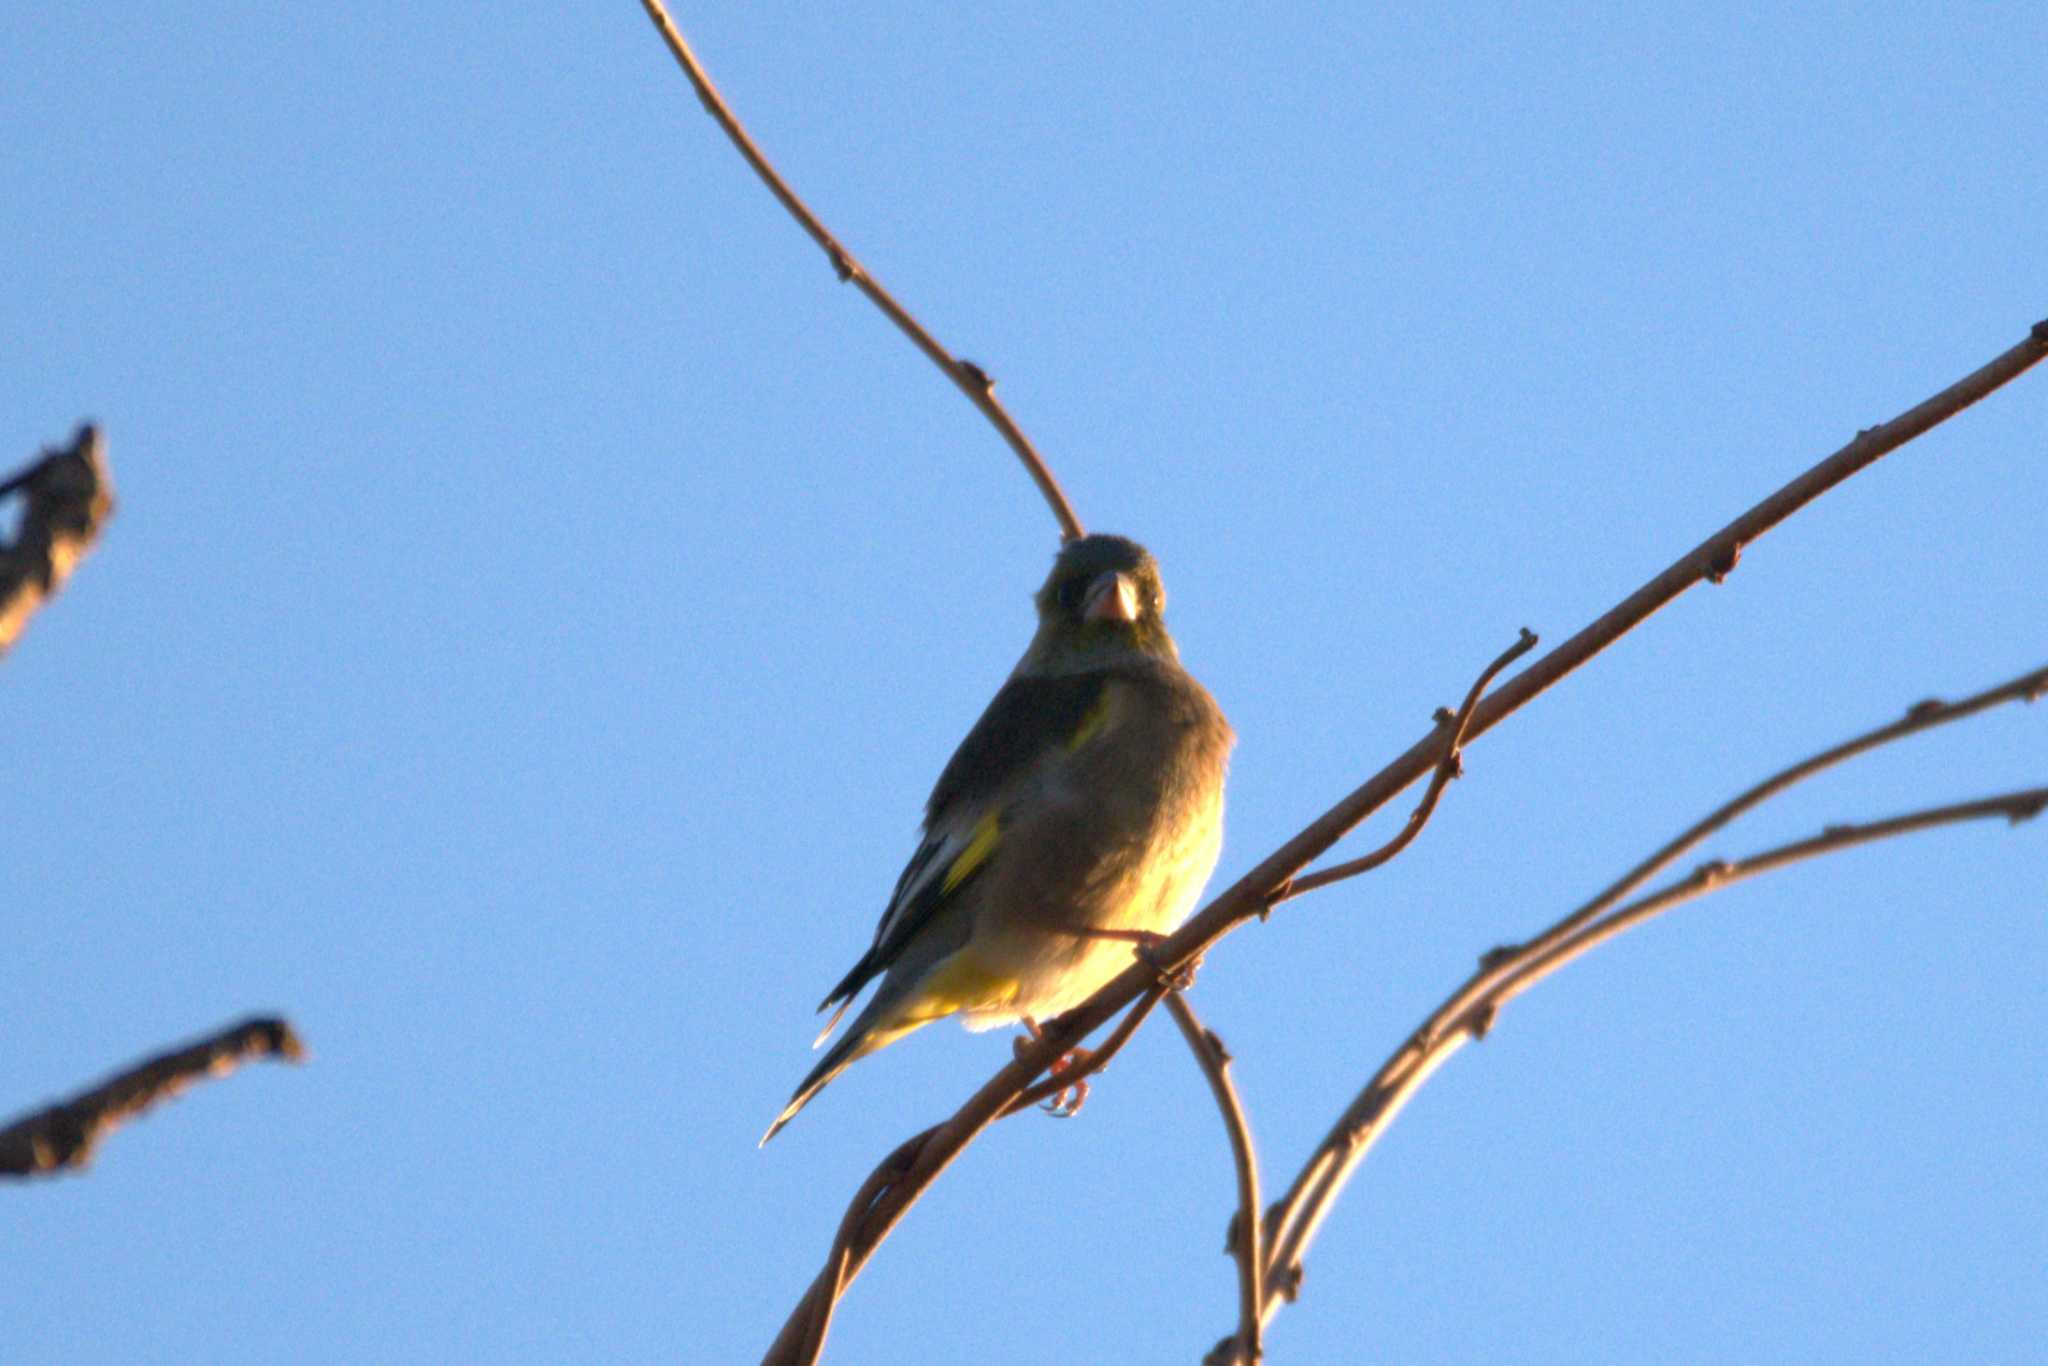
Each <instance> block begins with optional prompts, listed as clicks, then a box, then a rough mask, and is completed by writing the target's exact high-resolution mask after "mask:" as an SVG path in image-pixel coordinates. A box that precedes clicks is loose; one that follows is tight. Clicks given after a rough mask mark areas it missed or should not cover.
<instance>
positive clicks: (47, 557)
mask: <svg viewBox="0 0 2048 1366" xmlns="http://www.w3.org/2000/svg"><path fill="white" fill-rule="evenodd" d="M9 495H17V496H19V497H20V499H21V502H22V507H21V521H20V525H19V528H18V529H17V530H16V532H15V534H14V537H13V539H12V540H0V655H4V654H6V653H7V651H8V649H9V648H10V647H11V646H13V644H14V642H15V641H16V640H18V639H20V638H21V633H22V630H23V629H24V628H25V627H26V626H27V625H28V619H29V618H30V617H32V616H34V615H35V611H36V609H37V608H38V607H41V606H42V605H43V604H44V603H45V602H47V601H49V600H50V598H52V597H53V596H55V595H56V592H57V590H58V589H59V588H62V587H63V586H64V580H65V579H67V578H69V577H70V575H71V571H72V570H73V569H75V568H76V567H77V565H78V562H79V561H80V560H81V559H83V558H85V552H86V551H88V550H90V549H92V545H93V542H94V541H95V540H97V539H98V538H99V534H100V528H101V527H103V526H105V525H106V521H107V518H108V517H109V516H110V515H112V513H113V511H114V484H113V480H112V479H111V478H110V477H109V475H108V473H107V443H106V441H105V439H104V438H103V437H102V436H101V435H100V429H99V428H98V427H95V426H93V425H92V424H91V423H87V424H85V425H84V426H81V427H80V428H79V429H78V434H77V435H76V436H74V437H72V439H71V444H70V445H69V446H67V447H64V448H62V449H60V450H46V451H44V452H43V453H42V455H41V456H39V457H38V458H37V459H36V460H35V462H34V463H32V464H30V465H28V466H27V467H25V468H23V469H22V470H20V471H18V472H17V473H15V474H12V475H10V476H8V477H7V478H6V479H0V498H5V497H7V496H9Z"/></svg>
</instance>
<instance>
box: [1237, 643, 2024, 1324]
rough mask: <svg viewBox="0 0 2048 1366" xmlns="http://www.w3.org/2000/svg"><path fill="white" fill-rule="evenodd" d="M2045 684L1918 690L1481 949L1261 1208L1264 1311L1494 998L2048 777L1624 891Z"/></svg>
mask: <svg viewBox="0 0 2048 1366" xmlns="http://www.w3.org/2000/svg"><path fill="white" fill-rule="evenodd" d="M2044 690H2048V668H2044V669H2036V670H2034V671H2032V672H2030V673H2027V674H2023V675H2021V676H2020V677H2019V678H2016V679H2013V680H2012V681H2010V682H2007V683H2002V684H2000V685H1998V686H1997V687H1994V688H1989V689H1986V690H1985V691H1983V692H1980V693H1977V694H1974V695H1972V696H1970V697H1966V698H1963V699H1962V700H1960V701H1957V702H1952V703H1945V702H1922V703H1920V704H1919V705H1917V706H1915V707H1913V708H1912V709H1910V710H1909V711H1908V712H1907V713H1906V715H1905V716H1903V717H1902V718H1900V719H1899V720H1897V721H1893V722H1890V723H1888V724H1886V725H1883V726H1879V727H1877V728H1875V729H1873V730H1870V731H1867V732H1865V733H1863V734H1861V735H1858V736H1855V737H1853V738H1851V739H1849V740H1847V741H1845V742H1843V743H1842V744H1839V745H1836V746H1833V747H1832V748H1829V749H1826V750H1823V751H1821V752H1820V753H1819V754H1816V755H1814V756H1812V757H1811V758H1809V759H1804V760H1802V761H1800V762H1799V763H1797V764H1794V765H1792V766H1790V767H1789V768H1786V769H1784V770H1782V771H1780V772H1778V773H1775V774H1773V775H1771V776H1770V777H1769V778H1766V779H1765V780H1764V781H1763V782H1761V783H1758V784H1757V785H1756V786H1754V787H1752V788H1750V789H1749V790H1748V791H1747V792H1744V793H1742V794H1741V795H1740V796H1738V797H1736V798H1735V799H1734V800H1732V801H1730V802H1727V803H1725V804H1724V805H1723V806H1721V807H1720V808H1718V809H1717V810H1715V811H1714V812H1713V813H1712V814H1710V815H1709V816H1707V817H1706V818H1705V819H1703V820H1701V821H1699V822H1698V823H1696V824H1695V825H1693V826H1692V827H1690V828H1689V829H1687V830H1686V831H1685V832H1684V833H1682V834H1681V835H1679V836H1678V837H1677V838H1676V839H1674V840H1672V841H1671V842H1670V843H1668V844H1666V845H1665V846H1664V847H1663V848H1661V849H1659V850H1658V851H1657V852H1656V853H1655V854H1653V855H1652V856H1651V857H1650V858H1648V859H1646V860H1644V861H1643V862H1642V863H1641V864H1639V865H1637V867H1635V868H1633V869H1631V870H1630V871H1629V873H1628V874H1627V875H1626V876H1625V877H1623V878H1622V879H1621V880H1620V881H1618V882H1617V883H1615V884H1614V885H1613V886H1612V887H1609V888H1608V889H1607V890H1606V891H1604V892H1602V893H1601V894H1600V895H1599V896H1598V897H1596V898H1594V899H1593V900H1592V901H1591V902H1588V903H1587V904H1586V905H1584V906H1582V907H1580V908H1578V909H1577V910H1575V911H1573V912H1572V913H1571V914H1570V915H1568V916H1566V917H1565V918H1564V919H1562V920H1560V921H1559V922H1558V923H1557V924H1556V925H1553V926H1552V927H1551V928H1550V929H1548V930H1546V931H1544V933H1542V934H1541V935H1539V936H1537V937H1536V938H1535V939H1533V940H1531V941H1529V943H1527V944H1525V945H1522V946H1520V947H1518V948H1515V949H1500V950H1495V951H1494V952H1493V953H1490V954H1488V955H1487V956H1486V958H1485V960H1484V961H1483V962H1482V963H1481V965H1480V968H1479V970H1478V971H1477V972H1476V973H1475V974H1474V975H1473V976H1472V978H1471V979H1470V980H1468V981H1467V982H1465V983H1464V984H1463V985H1462V986H1460V987H1459V988H1458V989H1457V990H1456V991H1454V992H1453V993H1452V994H1451V996H1450V997H1449V998H1448V999H1447V1000H1446V1001H1445V1002H1444V1003H1443V1004H1442V1005H1441V1006H1439V1007H1438V1008H1437V1009H1436V1010H1435V1011H1433V1012H1432V1013H1431V1014H1430V1017H1429V1018H1428V1019H1427V1020H1425V1021H1424V1022H1423V1024H1422V1025H1421V1026H1420V1027H1418V1028H1417V1029H1416V1030H1415V1032H1414V1033H1413V1034H1412V1035H1410V1036H1409V1038H1408V1039H1407V1041H1406V1042H1404V1043H1403V1044H1402V1045H1401V1047H1400V1048H1399V1049H1398V1050H1396V1051H1395V1053H1394V1055H1393V1056H1392V1057H1390V1058H1388V1059H1387V1061H1386V1062H1385V1063H1384V1064H1383V1065H1382V1066H1381V1067H1380V1069H1379V1071H1378V1072H1377V1073H1375V1074H1374V1076H1373V1078H1372V1080H1371V1081H1370V1082H1368V1083H1367V1085H1366V1087H1365V1089H1364V1090H1363V1091H1361V1092H1360V1093H1359V1095H1358V1097H1357V1098H1356V1099H1355V1100H1354V1101H1353V1102H1352V1103H1351V1105H1349V1106H1348V1107H1346V1109H1345V1111H1344V1113H1343V1114H1342V1115H1341V1116H1339V1118H1338V1120H1337V1122H1336V1123H1335V1124H1334V1125H1332V1126H1331V1129H1330V1132H1329V1134H1328V1135H1327V1136H1326V1137H1325V1138H1324V1140H1323V1142H1322V1143H1321V1144H1320V1145H1319V1146H1318V1147H1317V1149H1316V1151H1315V1153H1314V1154H1313V1155H1312V1156H1311V1157H1310V1158H1309V1160H1308V1161H1307V1162H1306V1163H1304V1164H1303V1166H1302V1169H1301V1171H1300V1173H1299V1174H1297V1175H1296V1177H1295V1179H1294V1182H1293V1184H1292V1185H1291V1186H1290V1187H1289V1189H1288V1191H1287V1193H1286V1194H1285V1195H1284V1196H1282V1197H1281V1198H1280V1199H1279V1200H1277V1201H1275V1202H1274V1204H1273V1206H1272V1207H1271V1208H1270V1209H1269V1210H1267V1212H1266V1216H1265V1225H1266V1229H1265V1231H1266V1235H1267V1245H1268V1252H1267V1259H1266V1260H1267V1266H1266V1299H1265V1303H1264V1305H1263V1308H1262V1312H1263V1315H1264V1317H1266V1318H1267V1319H1270V1318H1271V1317H1272V1315H1273V1314H1274V1313H1276V1312H1278V1310H1279V1307H1280V1305H1281V1303H1283V1302H1285V1301H1288V1300H1291V1299H1293V1298H1294V1297H1295V1295H1296V1294H1297V1293H1298V1291H1299V1288H1300V1284H1301V1275H1302V1266H1303V1260H1302V1259H1303V1257H1304V1255H1305V1254H1306V1252H1307V1249H1308V1245H1309V1244H1310V1243H1311V1242H1312V1241H1313V1240H1314V1238H1315V1235H1316V1233H1317V1231H1318V1229H1319V1228H1320V1226H1321V1224H1322V1221H1323V1220H1324V1219H1325V1218H1326V1217H1327V1215H1328V1213H1329V1210H1330V1208H1331V1206H1332V1205H1333V1204H1334V1202H1335V1201H1336V1199H1337V1197H1338V1195H1339V1194H1340V1193H1341V1192H1342V1190H1343V1188H1344V1186H1345V1184H1346V1183H1347V1182H1348V1181H1349V1180H1350V1178H1351V1176H1352V1175H1353V1174H1354V1173H1355V1172H1356V1171H1357V1169H1358V1166H1359V1164H1360V1163H1361V1162H1363V1161H1364V1159H1365V1156H1366V1154H1367V1152H1368V1151H1369V1150H1370V1149H1371V1147H1372V1145H1373V1144H1374V1143H1375V1142H1376V1141H1377V1139H1378V1138H1379V1136H1380V1135H1381V1134H1383V1133H1384V1132H1386V1129H1387V1127H1388V1125H1390V1124H1391V1123H1392V1122H1393V1120H1394V1118H1395V1116H1396V1115H1398V1114H1399V1113H1400V1111H1401V1108H1402V1107H1403V1106H1405V1105H1406V1104H1407V1102H1408V1100H1409V1098H1410V1097H1412V1096H1413V1095H1414V1094H1415V1093H1416V1092H1417V1091H1418V1090H1420V1089H1421V1087H1422V1085H1423V1084H1424V1083H1425V1082H1426V1081H1428V1079H1429V1078H1430V1077H1431V1076H1432V1075H1434V1074H1435V1072H1436V1070H1437V1068H1439V1067H1441V1066H1442V1065H1443V1064H1444V1063H1445V1062H1446V1061H1448V1060H1449V1059H1450V1057H1451V1055H1452V1054H1453V1053H1455V1052H1456V1051H1457V1050H1458V1049H1459V1048H1461V1047H1463V1046H1464V1045H1465V1044H1466V1043H1467V1042H1469V1041H1471V1040H1473V1039H1477V1038H1480V1037H1483V1036H1484V1035H1485V1033H1486V1031H1487V1030H1488V1029H1489V1028H1491V1026H1492V1024H1493V1021H1494V1019H1495V1017H1496V1016H1497V1015H1498V1013H1499V1011H1500V1009H1501V1008H1502V1007H1503V1006H1505V1005H1506V1004H1507V1003H1508V1002H1509V1001H1511V1000H1513V999H1514V998H1515V997H1517V996H1519V995H1520V994H1521V993H1522V992H1524V991H1526V990H1528V989H1529V988H1530V987H1531V986H1534V985H1535V984H1536V983H1537V982H1539V981H1541V980H1543V979H1544V978H1545V977H1548V976H1550V975H1551V974H1552V973H1554V972H1556V971H1558V970H1559V969H1560V968H1562V967H1564V966H1565V965H1566V964H1567V963H1570V962H1572V961H1573V960H1574V959H1576V958H1578V957H1579V956H1580V955H1581V954H1584V953H1586V952H1587V951H1589V950H1591V949H1592V948H1594V947H1595V946H1597V945H1599V944H1602V943H1605V942H1606V941H1607V940H1609V939H1611V938H1613V937H1614V936H1615V935H1618V934H1621V933H1623V932H1624V931H1626V930H1628V929H1630V928H1632V927H1633V926H1635V925H1638V924H1641V923H1642V922H1643V921H1645V920H1647V919H1649V918H1651V917H1652V916H1655V915H1657V914H1660V913H1662V912H1663V911H1666V910H1670V909H1671V908H1673V907H1674V906H1678V905H1682V904H1684V903H1685V902H1687V901H1691V900H1695V899H1697V898H1698V897H1701V896H1704V895H1705V894H1707V893H1708V892H1711V891H1716V890H1718V889H1720V888H1722V887H1726V886H1732V885H1733V884H1734V883H1736V882H1738V881H1742V880H1744V879H1746V878H1749V877H1754V876H1756V875H1757V874H1759V873H1763V872H1767V871H1770V870H1772V869H1775V868H1781V867H1784V866H1786V865H1787V864H1790V863H1795V862H1799V861H1801V860H1804V859H1809V858H1816V857H1819V856H1820V855H1822V854H1828V853H1834V852H1837V851H1839V850H1843V849H1848V848H1853V847H1855V846H1857V845H1861V844H1867V843H1870V842H1872V841H1875V840H1879V839H1886V838H1891V837H1894V836H1897V835H1902V834H1906V833H1909V832H1911V831H1915V830H1924V829H1929V828H1932V827H1934V826H1938V825H1947V824H1954V823H1957V822H1961V821H1968V820H1981V819H1986V818H1989V817H1992V816H2004V817H2006V818H2008V819H2010V820H2013V821H2018V820H2022V819H2025V818H2027V817H2030V816H2033V815H2035V814H2037V813H2038V812H2039V811H2040V810H2041V809H2042V808H2043V806H2044V805H2048V788H2035V789H2029V790H2026V791H2022V792H2015V793H2007V794H2004V795H2002V796H1998V797H1991V798H1985V799H1981V800H1978V801H1971V802H1963V803H1958V804H1955V805H1951V806H1943V807H1934V808H1930V809H1927V810H1922V811H1916V812H1912V813H1910V814H1908V815H1905V816H1899V817H1893V818H1891V819H1889V820H1883V821H1875V822H1870V823H1867V824H1861V825H1843V826H1835V827H1831V828H1829V829H1828V830H1826V831H1823V832H1822V833H1821V834H1819V835H1816V836H1813V837H1812V838H1809V839H1805V840H1800V841H1797V842H1795V843H1792V844H1788V845H1783V846H1780V847H1778V848H1774V849H1769V850H1766V851H1764V852H1763V853H1760V854H1756V855H1753V856H1751V857H1749V858H1746V859H1743V860H1741V861H1739V862H1736V863H1732V864H1729V863H1709V864H1706V865H1704V866H1702V867H1701V868H1699V869H1697V870H1695V871H1694V872H1693V873H1692V874H1691V875H1690V876H1688V877H1686V878H1683V879H1681V880H1679V881H1678V882H1676V883H1674V884H1672V885H1671V886H1669V887H1666V888H1664V889H1662V890H1660V891H1658V892H1656V893H1654V894H1652V895H1650V896H1647V897H1644V898H1642V899H1640V900H1638V901H1635V902H1631V903H1629V904H1627V905H1620V904H1619V903H1620V902H1621V900H1622V898H1623V897H1626V896H1627V895H1629V894H1630V893H1631V892H1633V891H1634V890H1635V889H1637V888H1639V887H1641V886H1642V885H1643V884H1644V883H1645V882H1646V881H1648V880H1649V878H1651V877H1653V876H1655V875H1656V873H1658V872H1659V871H1661V870H1662V869H1664V868H1666V867H1668V866H1669V865H1670V864H1671V863H1672V862H1673V861H1675V860H1676V859H1678V858H1679V857H1681V856H1682V855H1683V854H1684V853H1685V851H1686V850H1688V849H1690V848H1692V847H1694V846H1695V845H1697V844H1698V843H1699V842H1700V841H1701V840H1702V839H1704V838H1706V837H1707V836H1708V835H1709V834H1712V833H1713V832H1714V831H1716V830H1719V829H1721V828H1722V827H1724V826H1725V825H1727V824H1728V822H1729V821H1731V820H1733V819H1734V818H1735V817H1736V816H1738V815H1740V814H1742V813H1743V812H1745V811H1748V810H1750V809H1752V808H1753V807H1755V806H1756V805H1757V804H1758V803H1760V802H1762V801H1765V800H1767V799H1769V798H1770V797H1773V796H1776V795H1777V794H1779V793H1781V792H1784V791H1785V790H1786V789H1787V788H1789V787H1791V786H1793V785H1794V784H1796V783H1798V782H1801V781H1803V780H1805V779H1807V778H1810V777H1812V776H1814V775H1815V774H1817V773H1820V772H1822V771H1824V770H1826V769H1829V768H1832V767H1833V766H1835V765H1836V764H1839V763H1841V762H1843V761H1845V760H1847V759H1849V758H1852V757H1854V756H1856V755H1859V754H1863V753H1866V752H1868V751H1869V750H1872V749H1875V748H1877V747H1878V746H1880V745H1884V744H1888V743H1891V742H1892V741H1895V740H1899V739H1902V738H1904V737H1905V736H1908V735H1912V734H1915V733H1917V732H1919V731H1923V730H1927V729H1929V728H1931V727H1934V726H1939V725H1945V724H1947V723H1949V722H1951V721H1957V720H1960V719H1962V718H1964V717H1967V716H1974V715H1976V714H1978V713H1980V712H1982V711H1984V710H1986V709H1988V708H1990V707H1993V706H1997V705H1999V704H2001V703H2005V702H2013V701H2033V700H2034V699H2035V698H2037V697H2040V696H2041V695H2042V694H2043V692H2044Z"/></svg>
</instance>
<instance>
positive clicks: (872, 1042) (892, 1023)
mask: <svg viewBox="0 0 2048 1366" xmlns="http://www.w3.org/2000/svg"><path fill="white" fill-rule="evenodd" d="M882 1004H883V1003H882V1001H881V999H880V998H877V999H876V1000H873V1001H870V1002H869V1003H868V1008H867V1009H866V1010H863V1011H862V1012H861V1013H860V1015H859V1017H858V1018H857V1019H855V1020H854V1022H853V1023H852V1024H851V1025H849V1026H847V1029H846V1033H845V1034H843V1035H841V1036H840V1039H839V1042H838V1043H835V1044H833V1045H832V1047H830V1048H829V1049H827V1050H826V1051H825V1056H824V1057H822V1058H820V1059H818V1065H817V1066H816V1067H813V1068H812V1069H811V1071H810V1075H809V1076H807V1077H805V1078H804V1079H803V1081H802V1082H801V1083H799V1084H798V1086H797V1088H796V1094H795V1095H793V1096H791V1097H790V1098H789V1104H787V1105H785V1106H783V1107H782V1113H781V1114H779V1115H777V1116H776V1117H775V1122H774V1123H773V1124H771V1125H769V1126H768V1132H767V1133H765V1134H763V1135H761V1142H760V1145H759V1146H761V1147H764V1148H765V1147H767V1146H768V1140H769V1139H771V1138H773V1137H775V1135H777V1134H779V1133H781V1132H782V1126H783V1125H785V1124H787V1123H789V1122H790V1121H791V1120H792V1119H795V1118H796V1112H797V1111H799V1110H801V1109H803V1108H804V1106H806V1105H809V1104H810V1103H811V1097H812V1096H815V1095H817V1094H818V1092H820V1091H822V1090H824V1089H825V1088H826V1087H827V1086H829V1085H831V1083H832V1079H833V1078H834V1077H836V1076H838V1075H839V1074H840V1073H841V1072H844V1071H845V1070H846V1069H847V1068H848V1067H850V1066H852V1065H853V1064H854V1063H856V1062H858V1061H859V1060H860V1059H862V1058H865V1057H866V1056H867V1055H868V1054H870V1053H872V1052H874V1051H875V1050H876V1049H878V1048H886V1047H888V1046H889V1045H890V1044H892V1043H895V1042H896V1041H897V1040H898V1039H900V1038H902V1037H903V1036H904V1035H905V1034H908V1033H909V1032H910V1031H911V1030H913V1029H919V1028H922V1027H923V1026H925V1025H927V1024H930V1023H931V1021H932V1020H933V1018H935V1017H933V1016H930V1015H924V1016H919V1017H917V1018H904V1014H905V1012H904V1011H903V1009H902V1007H903V1003H902V1002H900V1001H899V1002H891V1003H890V1005H891V1007H892V1008H891V1009H889V1010H886V1011H884V1010H882V1009H880V1008H879V1007H881V1006H882ZM890 1017H893V1018H890Z"/></svg>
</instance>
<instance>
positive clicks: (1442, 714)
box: [1429, 707, 1458, 726]
mask: <svg viewBox="0 0 2048 1366" xmlns="http://www.w3.org/2000/svg"><path fill="white" fill-rule="evenodd" d="M1429 719H1430V720H1432V721H1434V722H1436V723H1437V724H1438V725H1439V726H1453V725H1456V724H1457V723H1458V714H1457V713H1456V712H1454V711H1452V710H1451V709H1450V708H1449V707H1438V708H1437V709H1436V710H1435V711H1433V712H1431V713H1430V714H1429Z"/></svg>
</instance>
